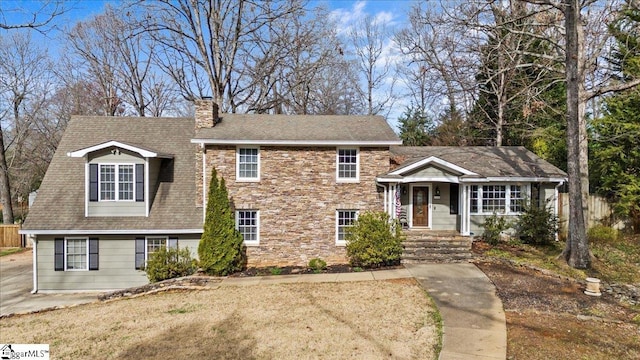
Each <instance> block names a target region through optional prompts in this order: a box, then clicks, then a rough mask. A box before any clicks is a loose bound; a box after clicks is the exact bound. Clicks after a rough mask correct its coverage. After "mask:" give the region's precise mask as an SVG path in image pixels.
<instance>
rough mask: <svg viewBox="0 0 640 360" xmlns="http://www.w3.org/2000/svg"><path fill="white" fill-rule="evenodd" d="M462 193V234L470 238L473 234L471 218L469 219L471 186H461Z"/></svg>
mask: <svg viewBox="0 0 640 360" xmlns="http://www.w3.org/2000/svg"><path fill="white" fill-rule="evenodd" d="M460 191H461V192H462V194H461V196H460V198H461V199H462V204H460V205H461V206H460V209H461V210H462V211H460V234H462V235H465V236H469V235H470V234H471V231H470V229H469V228H470V225H471V224H470V217H469V198H468V196H469V185H462V186H460Z"/></svg>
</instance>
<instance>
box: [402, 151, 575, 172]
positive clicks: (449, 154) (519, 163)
mask: <svg viewBox="0 0 640 360" xmlns="http://www.w3.org/2000/svg"><path fill="white" fill-rule="evenodd" d="M390 150H391V156H392V158H394V160H395V161H397V162H398V163H400V166H399V167H398V168H396V169H394V171H396V170H399V169H402V168H404V167H408V166H410V165H411V164H414V163H415V162H417V161H420V160H422V159H426V158H429V157H431V156H435V157H437V158H439V159H441V160H444V161H447V162H449V163H452V164H455V165H457V166H460V167H462V168H464V169H466V170H469V171H471V172H474V173H476V174H478V175H479V176H480V177H486V178H490V177H491V178H493V177H526V178H554V179H564V178H566V177H567V174H566V173H565V172H564V171H562V170H560V169H558V168H557V167H555V166H553V165H552V164H550V163H549V162H547V161H545V160H543V159H541V158H540V157H538V156H537V155H536V154H534V153H532V152H531V151H529V150H527V149H526V148H525V147H523V146H501V147H487V146H466V147H465V146H392V147H391V149H390Z"/></svg>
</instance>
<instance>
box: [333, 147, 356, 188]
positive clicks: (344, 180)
mask: <svg viewBox="0 0 640 360" xmlns="http://www.w3.org/2000/svg"><path fill="white" fill-rule="evenodd" d="M340 150H355V151H356V177H355V178H350V177H349V178H344V177H340ZM336 182H338V183H357V182H360V148H359V147H347V146H343V147H338V148H336Z"/></svg>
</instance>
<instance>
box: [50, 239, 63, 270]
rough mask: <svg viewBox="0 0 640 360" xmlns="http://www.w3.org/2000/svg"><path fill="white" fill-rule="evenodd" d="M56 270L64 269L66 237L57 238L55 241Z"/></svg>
mask: <svg viewBox="0 0 640 360" xmlns="http://www.w3.org/2000/svg"><path fill="white" fill-rule="evenodd" d="M54 251H55V255H54V261H53V262H54V270H55V271H64V239H63V238H56V239H55V241H54Z"/></svg>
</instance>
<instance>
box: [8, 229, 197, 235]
mask: <svg viewBox="0 0 640 360" xmlns="http://www.w3.org/2000/svg"><path fill="white" fill-rule="evenodd" d="M202 231H203V230H202V229H201V228H200V229H121V230H110V229H106V230H105V229H89V230H80V229H74V230H30V229H21V230H19V231H18V232H19V233H20V234H23V235H89V234H90V235H122V234H140V235H159V234H201V233H202Z"/></svg>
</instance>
